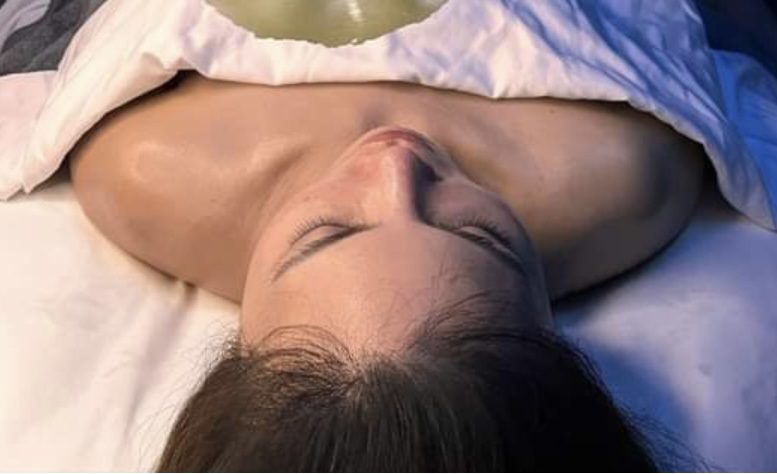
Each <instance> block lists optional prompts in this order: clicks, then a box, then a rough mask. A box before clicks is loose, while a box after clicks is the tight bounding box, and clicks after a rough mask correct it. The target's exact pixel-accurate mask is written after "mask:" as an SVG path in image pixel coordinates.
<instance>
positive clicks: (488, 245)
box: [272, 219, 525, 283]
mask: <svg viewBox="0 0 777 474" xmlns="http://www.w3.org/2000/svg"><path fill="white" fill-rule="evenodd" d="M314 222H316V223H315V224H314V223H307V224H305V225H304V226H303V227H301V228H300V229H298V231H297V232H296V233H295V237H294V239H293V240H292V242H291V244H292V246H293V244H294V243H296V242H297V241H298V240H300V239H301V238H302V237H304V236H305V235H306V234H307V233H309V232H312V231H313V230H315V229H318V228H320V227H325V226H332V227H339V228H341V229H342V230H341V231H340V232H336V233H334V234H331V235H328V236H326V237H323V238H321V239H317V240H314V241H312V242H310V243H307V244H305V245H304V246H303V247H302V248H301V249H300V250H298V251H297V252H295V254H294V255H293V256H292V257H290V258H288V259H284V260H283V261H282V263H281V264H280V265H279V266H278V268H277V270H275V271H274V272H273V276H272V282H273V283H274V282H275V281H277V280H278V279H280V278H281V277H282V276H283V275H284V274H285V273H286V272H288V271H289V270H290V269H291V268H293V267H295V266H297V265H299V264H301V263H303V262H305V261H306V260H308V259H309V258H311V257H313V256H314V255H316V254H317V253H319V252H320V251H322V250H323V249H325V248H327V247H329V246H331V245H333V244H335V243H337V242H341V241H343V240H345V239H347V238H348V237H351V236H353V235H356V234H359V233H362V232H367V231H370V230H373V229H375V228H377V227H379V226H369V225H361V224H356V225H350V224H346V223H342V222H338V221H331V220H322V219H317V220H316V221H314ZM462 222H464V221H462ZM456 225H457V226H458V225H459V223H457V224H456ZM467 225H469V226H471V227H475V225H471V224H465V225H464V226H467ZM434 228H436V229H438V230H440V231H442V232H447V233H448V234H451V235H454V236H456V237H458V238H461V239H464V240H466V241H468V242H471V243H473V244H475V245H477V246H478V248H480V249H483V250H486V251H487V252H488V253H489V255H491V256H492V257H494V258H496V259H497V260H498V261H499V262H500V263H501V264H502V265H505V266H506V267H508V268H510V269H511V270H514V271H517V272H519V273H521V274H524V275H525V270H524V268H523V264H522V262H521V261H520V260H519V259H518V257H517V256H516V255H515V254H514V251H513V250H512V249H511V245H510V243H509V240H508V239H507V238H506V237H505V236H504V235H501V232H500V233H499V234H496V233H495V232H493V229H483V227H480V226H478V228H479V229H481V230H483V231H484V232H487V233H488V234H489V235H491V236H493V239H494V240H495V241H496V242H498V243H499V245H497V243H495V242H494V240H491V239H489V238H486V237H483V236H481V235H477V234H473V233H471V232H464V231H462V230H461V229H460V228H458V227H454V226H449V225H444V226H440V227H434ZM303 229H304V230H303Z"/></svg>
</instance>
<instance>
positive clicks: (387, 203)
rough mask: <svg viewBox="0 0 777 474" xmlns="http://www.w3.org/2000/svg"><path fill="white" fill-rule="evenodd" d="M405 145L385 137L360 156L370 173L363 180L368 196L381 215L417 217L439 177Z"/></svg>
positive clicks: (416, 153)
mask: <svg viewBox="0 0 777 474" xmlns="http://www.w3.org/2000/svg"><path fill="white" fill-rule="evenodd" d="M406 145H407V144H406V143H403V141H402V140H388V141H386V142H385V144H384V146H383V147H382V148H379V149H378V150H375V151H374V153H372V154H370V155H367V156H363V157H361V158H362V160H363V161H362V163H361V164H362V165H363V166H365V167H366V168H367V169H366V171H367V175H368V176H370V179H368V181H369V182H367V183H365V184H366V185H367V187H366V193H367V194H368V199H367V200H368V201H369V204H370V207H371V208H373V209H376V210H379V212H380V213H381V214H383V216H382V217H383V218H384V219H388V218H390V217H391V215H394V216H404V217H406V218H418V216H419V215H420V214H421V210H422V208H423V204H424V195H425V194H426V193H427V192H428V190H429V189H430V186H431V185H432V184H433V183H434V182H436V181H439V180H440V179H441V177H440V176H439V175H438V174H437V172H436V171H435V169H434V168H433V167H432V166H431V165H430V164H429V163H428V162H427V161H425V159H424V157H423V156H421V154H420V153H419V152H418V151H417V150H414V149H412V148H410V147H408V146H406Z"/></svg>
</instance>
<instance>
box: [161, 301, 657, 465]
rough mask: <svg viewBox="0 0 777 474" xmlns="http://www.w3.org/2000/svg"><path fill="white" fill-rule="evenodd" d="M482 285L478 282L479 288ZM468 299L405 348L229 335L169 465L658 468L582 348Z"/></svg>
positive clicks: (310, 334) (305, 336) (324, 335)
mask: <svg viewBox="0 0 777 474" xmlns="http://www.w3.org/2000/svg"><path fill="white" fill-rule="evenodd" d="M479 296H482V295H479ZM475 299H477V298H467V299H466V300H463V301H461V302H459V303H457V304H456V305H454V306H452V307H449V308H446V309H445V310H443V311H440V312H439V313H438V314H436V315H434V316H433V317H431V318H429V319H428V321H426V322H424V323H423V324H422V325H421V326H420V328H419V329H418V330H416V331H414V334H413V337H412V338H410V341H409V342H408V344H407V346H406V348H405V350H403V351H401V352H397V353H391V354H381V353H373V354H360V355H359V356H358V357H357V356H355V355H354V354H353V353H352V352H351V351H349V349H348V348H347V347H346V346H345V345H343V344H342V343H341V342H339V341H338V340H337V339H336V338H335V337H334V336H333V335H332V334H330V333H328V332H326V331H324V330H322V329H319V328H315V327H310V326H296V327H286V328H280V329H278V330H276V331H274V332H273V333H271V334H270V335H269V336H268V337H267V338H265V340H263V341H262V343H260V344H259V345H258V346H257V347H244V346H243V345H241V344H240V343H239V342H237V341H239V339H237V338H235V339H234V341H233V342H232V343H230V345H229V347H228V350H227V354H226V356H225V357H224V358H223V359H222V360H220V361H219V362H218V363H217V365H216V366H215V368H214V369H213V370H212V371H211V372H210V373H209V374H208V375H207V377H206V378H205V380H204V382H203V383H202V385H201V387H200V388H199V389H198V391H197V392H196V393H195V394H194V396H192V397H191V399H189V401H188V402H187V404H186V406H185V407H184V409H183V411H182V412H181V413H180V415H179V417H178V419H177V421H176V423H175V426H174V428H173V430H172V434H171V435H170V437H169V439H168V442H167V446H166V447H165V450H164V452H163V454H162V456H161V459H160V461H159V465H158V467H157V469H158V470H159V471H162V472H169V471H176V472H178V471H190V472H202V471H366V472H372V471H423V472H428V471H525V470H528V471H561V472H564V471H590V470H596V471H626V472H645V471H655V470H657V469H658V467H659V466H657V465H656V463H655V462H654V460H653V459H652V454H651V452H650V450H649V449H648V447H647V444H646V443H645V441H644V439H643V438H642V436H641V435H640V433H639V432H638V431H637V430H635V429H634V428H633V427H632V426H631V424H630V422H629V421H628V419H627V418H626V417H625V416H623V415H622V414H621V413H620V412H619V410H618V409H617V408H616V406H615V405H614V403H613V401H612V400H611V398H610V396H609V395H608V393H607V391H606V390H605V389H604V388H603V386H602V384H601V382H600V381H599V378H598V376H597V374H596V371H595V370H594V368H593V366H592V365H591V363H590V362H589V361H588V359H587V358H586V357H585V356H584V355H583V354H581V353H580V352H579V351H578V350H577V349H575V348H573V347H572V346H570V345H569V344H568V343H566V342H565V341H564V340H563V339H561V338H560V337H559V336H556V335H554V334H553V333H551V332H548V331H544V330H540V329H536V328H534V329H529V328H519V327H515V326H514V325H510V324H500V323H498V322H496V321H498V318H496V317H486V316H484V313H483V311H482V308H477V307H473V306H472V304H471V303H473V302H474V301H475Z"/></svg>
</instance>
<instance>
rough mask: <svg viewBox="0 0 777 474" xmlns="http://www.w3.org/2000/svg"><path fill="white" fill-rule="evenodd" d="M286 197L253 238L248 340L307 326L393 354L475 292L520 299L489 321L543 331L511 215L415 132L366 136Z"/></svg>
mask: <svg viewBox="0 0 777 474" xmlns="http://www.w3.org/2000/svg"><path fill="white" fill-rule="evenodd" d="M288 196H289V197H288V198H286V199H284V200H283V202H280V203H278V204H277V206H276V207H275V209H272V210H271V212H270V213H269V214H268V216H269V217H268V218H267V220H266V224H265V225H264V226H263V227H262V234H261V235H260V236H259V237H258V238H257V240H256V246H255V250H254V254H253V256H252V260H251V264H250V269H249V274H248V278H247V281H246V287H245V290H244V297H243V308H242V309H243V310H242V315H241V334H242V337H243V339H244V340H245V341H246V342H248V343H252V342H253V343H255V342H257V341H258V340H260V339H261V338H262V337H263V336H265V335H267V334H268V333H269V332H270V331H272V330H273V329H275V328H277V327H280V326H287V325H316V326H320V327H323V328H325V329H328V330H330V331H331V332H333V333H334V334H335V335H337V336H338V337H339V338H341V339H342V340H344V341H347V342H348V343H349V344H352V345H363V347H375V346H376V345H378V346H380V347H388V348H392V347H401V345H402V344H403V342H405V337H406V335H407V334H408V332H409V331H410V330H412V328H413V327H414V326H415V325H416V324H417V323H419V322H421V321H420V319H421V318H423V317H425V315H426V314H428V313H430V312H431V310H433V309H434V308H438V307H440V305H447V304H452V303H454V302H456V301H458V300H461V299H464V298H466V297H467V296H470V295H472V294H474V293H479V292H482V291H484V290H489V291H493V292H495V293H502V294H504V293H507V294H510V295H513V297H514V298H515V300H516V301H517V302H518V308H519V310H518V312H517V313H512V314H504V315H502V316H499V315H496V316H495V317H505V318H523V320H522V321H511V322H512V323H518V324H541V325H550V309H549V303H548V297H547V292H546V289H545V283H544V276H543V273H542V268H541V265H540V261H539V257H538V254H537V253H536V251H535V249H534V246H533V245H532V244H531V242H530V241H529V238H528V237H527V235H526V233H525V231H524V229H523V227H522V226H521V224H520V223H519V222H518V221H517V220H516V218H515V217H514V215H513V213H512V211H511V209H510V208H509V207H508V206H507V205H506V204H505V203H504V202H503V201H502V200H501V199H500V198H499V197H498V196H497V195H496V194H494V193H492V192H490V191H488V190H486V189H484V188H482V187H480V186H479V185H477V184H476V183H474V182H473V181H471V180H470V179H468V178H467V177H466V176H465V175H464V174H463V173H462V172H461V171H460V170H459V168H458V167H457V165H456V163H455V162H454V161H453V160H452V159H451V157H450V156H449V155H448V154H447V152H446V151H445V150H444V149H443V148H442V147H441V146H440V145H439V144H437V143H435V142H434V141H433V140H431V139H429V138H428V137H425V136H424V135H421V134H420V133H418V132H414V131H412V130H410V129H406V128H401V127H380V128H377V129H374V130H372V131H370V132H368V133H366V134H364V135H363V136H361V137H360V138H359V139H358V140H356V141H355V142H354V143H352V144H351V145H350V146H349V147H348V148H347V149H346V150H345V152H343V154H342V155H341V156H340V157H339V158H338V159H337V160H336V161H335V163H334V165H332V166H331V167H330V168H328V169H326V170H324V171H323V172H321V173H318V174H317V175H316V176H311V177H310V178H309V179H307V180H306V181H305V182H304V183H302V184H300V185H299V186H298V189H295V190H293V191H292V192H291V193H290V194H288ZM524 310H525V311H524Z"/></svg>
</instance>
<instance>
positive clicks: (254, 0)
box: [206, 0, 447, 47]
mask: <svg viewBox="0 0 777 474" xmlns="http://www.w3.org/2000/svg"><path fill="white" fill-rule="evenodd" d="M206 1H207V2H208V3H209V4H211V5H212V6H213V7H215V8H216V9H217V10H219V11H220V12H221V13H222V14H224V15H225V16H226V17H227V18H229V19H231V20H232V21H234V22H235V23H236V24H237V25H239V26H242V27H243V28H246V29H248V30H249V31H252V32H253V33H254V34H256V36H258V37H259V38H273V39H294V40H305V41H310V42H313V43H321V44H323V45H326V46H330V47H334V46H342V45H345V44H359V43H363V42H364V41H367V40H369V39H373V38H377V37H379V36H382V35H385V34H386V33H390V32H391V31H394V30H396V29H398V28H401V27H403V26H405V25H409V24H411V23H419V22H421V21H423V20H425V19H426V18H428V17H429V16H430V15H431V14H432V13H434V12H435V11H437V10H438V9H439V8H440V7H441V6H442V5H443V4H444V3H445V2H446V1H447V0H206Z"/></svg>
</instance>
